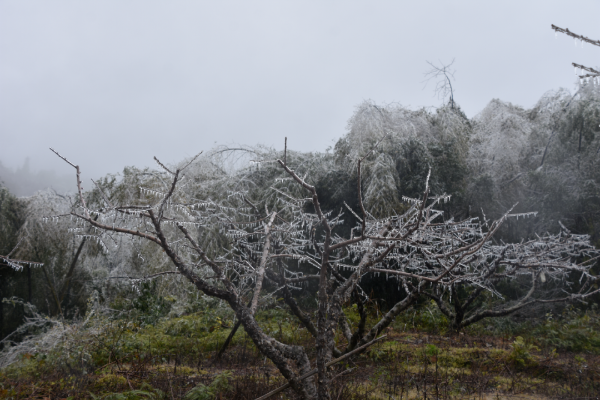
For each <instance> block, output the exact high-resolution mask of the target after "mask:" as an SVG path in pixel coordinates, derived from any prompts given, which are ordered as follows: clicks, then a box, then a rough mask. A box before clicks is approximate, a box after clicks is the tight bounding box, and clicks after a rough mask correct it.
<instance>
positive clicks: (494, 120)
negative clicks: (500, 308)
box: [468, 83, 600, 239]
mask: <svg viewBox="0 0 600 400" xmlns="http://www.w3.org/2000/svg"><path fill="white" fill-rule="evenodd" d="M599 124H600V90H599V88H598V85H595V84H593V83H587V84H584V85H582V86H580V87H579V88H578V90H577V91H576V92H575V94H573V95H571V94H569V93H568V92H567V91H566V90H564V89H561V90H558V91H553V92H548V93H546V94H545V95H544V96H542V98H541V99H540V100H539V101H538V102H537V104H536V105H535V106H534V107H533V108H532V109H530V110H525V109H523V108H520V107H516V106H514V105H511V104H510V103H504V102H501V101H500V100H493V101H492V102H490V104H489V105H488V106H487V107H486V108H485V109H484V110H483V111H482V112H481V113H480V114H478V115H477V116H476V117H475V119H474V124H473V125H474V133H473V139H472V141H471V144H470V151H469V158H468V162H469V171H470V176H469V199H468V201H469V203H470V204H469V205H470V206H473V208H474V212H475V213H477V212H479V211H480V210H481V209H484V212H485V213H488V215H491V216H494V217H497V216H498V215H500V214H501V213H502V212H504V210H505V209H506V208H507V207H510V206H512V205H513V204H515V203H519V209H520V210H523V211H524V210H527V211H530V210H536V211H539V212H540V214H539V218H538V219H536V220H535V221H532V224H531V225H532V228H533V229H532V230H529V231H525V232H521V235H522V236H527V235H529V234H531V232H532V231H535V230H537V231H545V230H550V231H556V230H558V229H559V224H558V221H559V220H561V221H562V222H563V223H565V224H567V225H568V226H570V227H572V228H575V229H577V230H579V231H583V232H590V233H593V230H592V231H590V230H589V222H588V223H583V220H582V219H580V218H581V216H583V215H585V216H584V217H583V218H584V219H590V218H591V219H592V220H597V219H598V217H599V216H600V214H599V213H598V211H599V210H598V204H599V200H600V196H599V194H600V191H599V187H600V186H599V184H600V173H599V172H598V171H599V170H600V169H599V168H598V162H599V161H600V159H599V157H598V156H599V151H598V149H600V135H599V134H600V128H599ZM578 215H579V216H578ZM582 223H583V224H588V227H585V226H584V225H583V224H582ZM596 234H597V233H596ZM512 239H518V237H514V235H512Z"/></svg>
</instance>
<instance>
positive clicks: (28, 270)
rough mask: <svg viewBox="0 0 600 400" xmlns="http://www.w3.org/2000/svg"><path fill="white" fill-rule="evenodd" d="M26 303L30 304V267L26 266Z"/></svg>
mask: <svg viewBox="0 0 600 400" xmlns="http://www.w3.org/2000/svg"><path fill="white" fill-rule="evenodd" d="M0 297H1V296H0ZM27 302H28V303H30V304H31V265H28V266H27Z"/></svg>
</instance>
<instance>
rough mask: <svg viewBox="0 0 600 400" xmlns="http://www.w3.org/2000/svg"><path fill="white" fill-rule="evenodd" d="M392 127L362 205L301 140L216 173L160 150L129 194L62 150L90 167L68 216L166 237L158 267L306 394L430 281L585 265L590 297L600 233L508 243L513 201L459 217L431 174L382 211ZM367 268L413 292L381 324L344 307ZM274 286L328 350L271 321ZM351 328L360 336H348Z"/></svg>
mask: <svg viewBox="0 0 600 400" xmlns="http://www.w3.org/2000/svg"><path fill="white" fill-rule="evenodd" d="M374 112H379V111H377V110H375V111H374ZM392 121H393V119H392ZM381 122H382V123H383V122H385V121H383V120H382V121H381ZM385 123H386V124H387V123H388V122H385ZM367 125H368V124H367ZM386 133H387V132H386ZM386 133H384V135H381V137H379V138H377V140H376V141H373V140H372V139H373V138H372V137H370V136H369V135H365V137H364V138H363V139H364V142H365V143H363V146H364V147H363V151H364V153H362V154H361V153H360V152H359V150H358V149H357V148H355V149H352V151H354V153H353V154H354V156H356V157H357V158H356V159H355V160H354V161H352V165H354V166H355V168H356V169H355V171H356V172H355V174H356V181H355V182H356V187H357V190H356V191H357V199H356V204H357V206H356V207H350V206H345V207H344V208H342V209H336V210H325V209H323V208H322V205H321V202H320V196H319V193H318V192H317V190H316V188H315V186H314V185H313V184H311V183H310V182H311V181H313V179H312V177H311V176H310V173H311V167H312V166H313V164H312V163H311V162H306V161H310V159H314V158H311V157H309V158H308V159H304V160H303V159H301V158H300V157H295V156H291V155H290V154H288V152H287V149H286V150H285V151H284V153H283V155H282V154H281V153H279V154H273V153H263V154H262V155H263V156H265V157H260V158H256V159H255V160H254V164H253V166H251V167H249V168H247V169H245V170H243V171H242V172H240V173H237V174H235V176H234V177H230V178H229V179H221V178H218V175H219V174H221V173H222V172H219V173H214V170H213V168H214V165H212V164H211V163H210V162H209V161H210V160H205V159H203V158H198V157H196V158H193V159H191V160H189V162H187V163H185V164H182V165H179V166H177V167H168V166H165V165H163V164H162V163H160V162H159V161H158V160H157V162H158V163H159V165H160V167H161V169H162V172H160V173H153V175H152V176H151V177H150V179H147V180H144V181H141V182H139V186H138V187H137V188H135V187H131V186H129V189H128V190H129V192H128V193H129V194H123V191H122V190H120V189H119V185H113V186H110V185H104V186H103V185H101V184H99V185H98V188H97V191H96V192H94V193H95V194H94V195H95V196H97V201H96V203H95V206H94V207H92V202H91V201H90V199H91V197H90V195H89V193H86V192H84V191H83V189H82V186H81V179H80V178H81V173H80V169H79V167H78V166H77V165H75V164H73V163H71V162H70V161H68V160H67V159H66V158H65V157H63V156H60V157H61V158H62V159H63V160H64V161H65V162H67V163H69V164H70V165H71V166H72V167H74V169H75V170H76V175H77V182H78V188H77V189H78V195H77V201H76V202H75V203H74V204H73V207H72V209H71V211H70V213H68V214H65V215H62V216H56V217H55V218H62V219H65V220H67V219H68V220H70V219H71V218H74V219H75V220H76V222H74V226H73V229H74V230H75V232H76V234H80V233H77V232H82V231H84V230H85V232H87V230H88V229H90V228H91V229H92V231H91V233H89V234H87V235H88V236H87V237H88V238H89V239H88V240H92V241H93V242H95V243H98V245H99V246H100V247H102V248H103V249H104V251H106V252H110V251H111V250H112V249H113V248H114V247H116V246H118V244H119V243H122V242H125V241H128V242H130V243H132V245H133V244H135V243H146V244H148V245H149V246H151V247H153V248H155V249H156V250H158V251H156V252H155V254H157V255H158V257H160V258H161V259H162V260H164V261H165V262H168V265H169V266H170V267H169V268H168V269H166V270H164V271H162V272H154V275H155V276H156V275H159V274H176V275H179V276H181V277H183V278H184V279H186V280H187V281H188V282H190V283H191V284H192V285H193V286H194V287H195V288H196V290H199V291H200V292H202V293H203V294H204V295H206V296H210V297H214V298H217V299H220V300H222V301H223V302H225V303H226V304H227V305H228V306H229V307H230V308H231V309H232V310H233V311H234V313H235V315H236V318H237V319H238V320H239V321H240V323H241V326H242V327H243V329H244V330H245V331H246V333H247V334H248V335H249V337H250V338H251V339H252V341H253V342H254V344H255V345H256V347H257V348H258V349H259V351H261V352H262V353H263V354H264V355H265V356H266V357H267V358H269V359H270V360H271V361H272V362H273V363H274V365H275V366H276V367H277V368H278V369H279V371H280V372H281V374H282V375H283V376H284V378H285V379H286V380H287V381H288V385H289V386H291V387H292V389H293V390H295V391H296V392H297V393H298V394H299V395H300V396H301V397H303V398H306V399H314V398H318V399H329V392H328V388H329V383H330V380H331V376H330V370H329V368H328V366H329V365H331V364H332V363H334V362H335V361H336V360H340V358H342V357H347V356H349V355H352V354H355V353H354V352H355V351H360V350H362V349H364V348H365V346H368V345H369V344H371V343H373V341H374V340H376V338H377V337H378V335H379V334H380V333H381V332H382V331H383V330H384V329H385V328H386V327H387V326H388V325H389V324H390V323H391V322H392V321H393V320H394V318H395V317H396V316H397V315H398V314H399V313H401V312H402V311H404V310H405V309H406V308H407V307H409V306H410V305H411V304H412V303H413V302H414V301H415V299H416V298H417V297H418V296H419V295H420V293H422V292H423V291H424V290H430V291H431V293H432V294H433V295H435V296H438V297H440V298H443V296H444V295H443V293H452V291H453V288H455V287H456V286H457V285H469V286H470V287H475V288H483V289H482V290H486V291H490V292H492V293H495V292H496V291H495V288H494V284H495V282H496V279H499V278H502V279H515V278H518V277H529V279H530V280H531V281H532V282H536V281H537V280H538V279H542V280H543V279H546V280H557V281H560V280H561V279H564V277H565V276H566V275H568V274H569V273H570V272H571V271H576V272H577V273H579V274H581V279H582V281H583V282H584V284H587V285H588V287H586V289H585V290H583V291H579V292H576V293H572V294H571V295H570V296H571V297H572V298H573V299H581V298H584V297H586V296H589V295H590V294H591V293H593V291H592V290H590V288H589V284H588V283H591V282H593V281H595V278H594V277H593V276H592V275H591V274H590V273H589V268H590V264H591V263H589V262H588V263H584V264H581V263H580V264H577V263H576V260H575V259H576V258H581V257H588V258H589V257H594V256H596V253H597V252H596V251H595V249H594V248H593V247H592V246H591V245H590V244H589V242H588V241H587V238H586V237H584V236H582V237H573V236H569V235H560V236H543V237H540V238H539V240H538V241H537V242H535V243H526V244H521V245H498V244H494V243H493V242H492V238H493V236H494V234H495V233H496V232H497V230H498V229H499V227H500V226H501V224H502V223H503V222H504V221H505V220H506V219H508V218H511V217H518V215H511V214H509V213H507V214H504V215H503V216H502V217H501V218H500V219H498V220H496V221H494V222H489V221H486V223H484V224H482V223H480V222H479V221H478V220H477V219H475V218H470V219H467V220H463V221H454V220H452V219H449V220H446V219H444V218H443V212H441V211H439V210H438V208H437V207H438V206H440V204H443V203H444V202H446V201H447V200H448V196H446V195H443V194H442V195H440V196H432V195H430V186H429V180H430V176H429V174H428V175H427V176H426V177H425V180H424V191H423V193H422V195H421V196H420V197H419V198H410V197H403V199H402V200H403V201H404V202H405V203H406V205H405V206H404V210H403V211H401V212H398V213H395V212H393V211H392V212H389V213H388V214H387V215H378V216H376V215H374V213H372V212H370V209H369V207H368V206H367V205H365V202H364V198H365V196H364V194H363V193H364V191H363V186H364V181H363V179H362V173H363V165H364V164H373V163H374V162H377V158H378V157H379V155H378V153H377V152H376V151H374V149H376V148H377V147H378V146H380V145H382V144H383V143H384V142H385V141H386V140H387V137H388V135H386ZM373 153H375V154H373ZM57 154H58V153H57ZM257 155H259V156H260V154H257ZM274 156H276V157H274ZM359 156H360V157H359ZM325 161H326V162H330V160H329V159H328V158H326V160H325ZM193 169H195V173H194V174H193V175H192V174H190V173H189V171H191V170H193ZM211 171H213V172H211ZM258 171H264V173H263V174H262V175H261V179H265V180H267V183H268V187H269V188H270V189H269V190H268V191H266V190H261V191H259V192H256V191H253V187H254V186H255V182H254V181H253V180H252V179H250V177H251V176H252V175H253V174H256V173H257V172H258ZM318 171H319V169H318V168H317V169H316V172H317V173H319V172H318ZM313 172H314V171H313ZM198 174H200V175H198ZM194 175H196V176H204V177H205V178H202V179H195V178H194ZM219 176H221V177H223V175H219ZM214 181H219V185H213V183H214ZM263 187H265V186H263ZM132 191H133V192H132ZM215 191H216V192H215ZM217 193H218V195H217ZM213 196H214V197H213ZM345 219H350V220H351V221H352V223H351V225H352V229H351V230H350V231H349V232H348V231H344V230H342V229H340V227H341V226H342V224H343V223H344V220H345ZM209 248H210V250H209ZM366 275H369V276H371V277H373V278H374V279H379V280H382V281H386V282H388V284H393V285H398V287H400V288H402V289H403V292H404V293H405V297H404V298H403V299H402V300H400V301H399V302H398V303H396V304H394V305H392V307H390V309H389V310H388V311H387V312H386V313H384V314H383V315H381V316H380V318H379V319H378V320H377V321H376V322H375V324H374V325H373V326H372V327H366V325H365V322H366V314H364V313H363V314H362V317H361V318H362V320H361V322H360V323H359V324H358V326H356V327H352V325H351V323H350V322H349V320H348V319H347V318H346V316H345V315H344V310H343V307H344V306H345V305H347V304H348V303H351V302H357V303H359V304H360V305H361V306H362V305H363V303H364V301H365V300H366V294H365V293H364V292H363V291H362V289H361V280H362V279H363V278H364V277H365V276H366ZM150 276H151V275H148V276H147V277H150ZM567 288H568V287H567ZM299 291H307V292H308V293H309V294H310V295H312V296H314V298H315V299H316V300H317V303H318V309H317V312H316V314H315V315H311V314H309V313H306V312H305V311H303V310H302V309H301V307H300V306H299V304H298V303H297V302H296V300H295V297H294V296H293V293H294V292H299ZM274 295H277V296H280V295H283V299H284V300H285V302H286V304H287V306H288V308H289V311H290V313H291V314H293V315H294V316H295V317H296V318H298V320H299V321H300V323H302V324H303V326H304V327H305V328H306V329H307V330H308V331H309V332H310V333H311V334H312V335H314V337H315V341H316V350H317V352H316V360H315V361H313V362H311V360H310V359H309V352H308V351H307V349H306V348H304V347H302V346H299V345H296V344H293V343H290V344H288V343H282V342H280V341H278V340H277V339H275V337H273V336H272V335H271V334H269V333H268V332H266V331H264V330H263V329H262V328H261V326H260V325H259V324H258V323H257V321H256V319H255V317H254V315H255V312H256V310H257V308H258V307H260V305H261V304H263V303H264V302H265V301H268V299H269V298H271V297H272V296H274ZM337 332H341V334H342V336H343V337H345V339H346V341H345V342H344V341H341V342H338V344H337V345H336V333H337ZM334 357H338V358H337V359H336V360H334V359H333V358H334ZM315 367H316V368H315ZM313 375H317V379H316V381H315V380H313V378H312V376H313Z"/></svg>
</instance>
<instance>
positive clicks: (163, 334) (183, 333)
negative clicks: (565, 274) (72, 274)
mask: <svg viewBox="0 0 600 400" xmlns="http://www.w3.org/2000/svg"><path fill="white" fill-rule="evenodd" d="M282 307H283V306H282V305H281V304H277V303H276V304H274V305H273V306H272V307H271V308H269V309H266V310H263V311H260V312H259V313H258V315H257V320H258V321H259V323H260V325H261V327H262V328H263V329H264V330H265V331H267V332H269V333H270V334H272V335H273V336H274V337H275V338H277V340H280V341H281V342H283V343H290V344H292V343H293V344H296V343H300V344H303V345H305V346H306V348H313V349H314V338H313V337H312V336H311V335H310V334H309V333H308V332H306V330H305V329H303V328H302V327H301V326H300V325H299V324H298V322H296V321H291V320H290V319H289V314H288V313H287V312H285V311H284V310H283V309H282ZM101 310H102V307H100V306H99V305H96V306H95V307H92V311H90V314H92V315H88V316H86V318H84V319H83V320H81V321H79V322H78V323H74V324H70V325H62V324H55V325H53V326H52V327H50V328H49V330H48V331H47V332H46V333H44V334H42V336H37V337H34V338H31V339H28V340H26V341H24V342H22V343H21V344H20V345H17V346H16V347H14V351H15V352H16V353H18V355H17V357H16V358H14V362H12V363H10V365H5V366H4V368H3V369H2V370H1V372H0V397H1V398H7V399H9V398H10V399H25V398H71V399H80V398H85V399H107V400H108V399H119V400H120V399H188V400H189V399H207V400H208V399H218V398H220V399H225V398H226V399H254V398H258V397H260V396H261V395H263V394H265V393H267V392H269V391H270V390H272V389H275V388H277V387H279V386H281V385H282V384H284V383H285V380H284V379H283V378H282V377H281V375H280V374H279V372H278V371H277V369H276V368H275V366H274V365H273V364H272V363H271V362H270V361H269V360H268V359H266V358H265V357H264V356H263V355H261V354H260V352H259V351H258V350H257V348H256V347H255V346H254V344H253V343H252V341H251V340H250V339H249V338H248V336H247V335H246V334H245V333H244V332H243V331H241V330H240V331H238V332H237V333H236V335H235V336H234V337H233V341H232V343H231V344H230V347H229V349H228V350H227V351H226V352H225V354H224V355H223V357H222V358H220V359H217V358H216V354H217V351H218V350H219V349H220V348H221V346H222V345H223V342H224V341H225V339H226V337H227V335H228V334H229V332H230V331H231V328H232V326H233V324H234V323H235V321H234V320H233V313H232V312H231V311H230V310H227V309H225V308H222V307H219V306H218V305H212V306H208V307H207V308H206V309H205V310H204V311H197V312H194V313H192V314H189V315H183V316H179V317H172V316H171V317H169V316H164V317H160V318H158V319H157V320H156V321H152V323H148V322H147V321H148V318H147V317H148V316H147V315H145V314H143V313H140V311H139V310H137V309H132V310H127V311H122V312H115V311H112V312H108V311H107V310H106V309H105V310H104V312H101ZM409 311H412V312H407V313H404V314H403V315H402V316H401V317H400V318H398V319H397V320H396V321H395V322H394V324H393V325H392V326H390V327H389V328H388V329H387V332H386V334H387V338H386V339H385V340H384V341H382V342H379V343H377V344H375V345H373V346H372V347H370V348H369V349H368V351H367V352H365V353H363V354H361V355H360V356H356V357H354V358H350V359H348V360H345V361H343V362H341V363H339V364H337V365H335V366H334V367H333V368H334V370H333V374H332V375H333V377H334V378H333V380H332V385H331V388H330V393H331V396H332V398H336V399H389V398H392V397H393V398H395V399H400V398H402V399H417V398H427V397H429V398H441V399H460V398H470V396H478V398H490V399H492V398H494V399H495V398H509V397H510V396H514V395H522V396H530V398H545V397H548V398H574V397H586V396H589V395H591V394H593V393H598V391H599V390H600V373H599V371H600V333H599V332H600V315H599V314H598V313H596V311H595V310H589V311H587V312H581V311H578V310H577V309H574V308H566V309H565V310H564V312H563V313H562V314H560V315H556V316H555V315H547V316H546V319H545V321H544V322H543V323H537V324H534V325H532V323H531V322H518V321H515V320H514V318H513V319H512V320H511V319H509V318H508V317H507V318H505V319H504V320H503V319H495V320H492V321H493V325H490V323H489V322H488V323H485V324H481V323H476V324H473V325H472V326H470V327H469V328H467V329H466V330H465V332H463V333H460V334H449V333H450V332H449V331H447V330H446V327H448V325H447V323H446V322H447V321H445V317H444V316H443V315H442V314H441V313H440V312H439V311H438V308H437V307H435V305H434V304H428V303H422V304H420V305H416V306H414V307H413V308H411V309H410V310H409ZM344 312H345V313H346V314H347V315H348V316H349V320H350V321H353V323H355V322H356V323H358V321H359V320H360V316H359V315H358V312H357V311H356V310H355V309H353V308H352V307H349V308H345V309H344ZM367 312H368V315H369V317H368V319H367V326H369V325H370V324H371V323H373V322H374V321H376V320H377V314H378V313H379V312H380V310H379V309H378V308H377V306H376V304H372V305H371V306H369V307H368V310H367ZM57 330H60V331H62V332H63V334H62V335H57V334H56V332H55V331H57ZM43 336H52V337H54V338H55V339H54V341H50V342H46V346H45V347H44V348H37V349H35V350H33V352H32V353H30V352H26V351H29V350H31V348H26V347H25V346H24V345H25V344H27V343H28V341H39V340H40V339H41V338H42V337H43ZM345 340H346V339H345V338H344V337H343V336H342V335H341V334H340V335H338V336H337V337H336V341H337V342H338V343H340V344H341V342H344V341H345ZM9 350H10V349H9ZM313 353H315V351H314V350H313V351H312V353H310V354H309V356H310V357H314V356H315V354H313ZM5 354H6V353H5ZM296 397H297V395H296V394H295V393H294V392H292V391H291V390H290V389H288V390H287V391H284V392H282V393H280V394H278V395H275V396H273V398H274V399H277V398H279V399H294V398H296ZM524 398H527V397H524Z"/></svg>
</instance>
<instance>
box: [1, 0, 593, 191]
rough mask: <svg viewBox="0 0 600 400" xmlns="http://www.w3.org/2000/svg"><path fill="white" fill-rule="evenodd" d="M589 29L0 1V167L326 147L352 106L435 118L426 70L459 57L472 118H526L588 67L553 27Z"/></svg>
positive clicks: (488, 10)
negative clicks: (424, 110)
mask: <svg viewBox="0 0 600 400" xmlns="http://www.w3.org/2000/svg"><path fill="white" fill-rule="evenodd" d="M599 18H600V1H599V0H587V1H577V0H570V1H564V0H563V1H551V0H519V1H509V0H502V1H484V0H472V1H466V0H465V1H450V0H443V1H442V0H439V1H425V0H419V1H414V0H412V1H400V0H396V1H374V0H370V1H348V0H344V1H285V0H278V1H256V0H251V1H250V0H246V1H160V2H159V1H149V0H142V1H133V0H127V1H123V0H119V1H108V0H103V1H95V2H92V1H59V0H52V1H24V0H15V1H6V0H0V162H1V163H2V164H4V165H5V166H8V167H11V168H17V167H20V166H21V165H23V162H24V160H25V158H26V157H30V158H31V166H32V168H33V169H34V170H40V169H52V170H55V171H57V172H58V173H59V174H63V173H71V172H72V170H70V169H69V168H70V167H68V165H66V164H65V163H64V162H62V161H61V160H59V159H58V158H57V157H56V156H54V155H53V154H52V153H51V152H50V151H49V150H48V147H54V148H55V149H57V150H58V151H60V152H61V153H63V155H65V156H66V157H67V158H69V159H70V160H72V161H73V162H75V163H78V164H79V165H80V166H81V168H82V171H83V174H84V177H86V176H87V177H98V176H101V175H104V174H106V173H109V172H110V173H114V172H118V171H120V170H122V168H123V167H124V166H126V165H136V166H140V167H142V166H153V165H154V164H153V161H152V157H153V156H155V155H156V156H158V157H159V158H160V159H161V160H164V161H165V162H167V163H174V162H177V161H179V160H181V159H183V158H184V157H187V156H190V155H193V154H196V153H198V152H199V151H201V150H208V149H210V148H211V147H213V146H214V145H216V144H235V143H243V144H258V143H261V144H265V145H268V146H275V147H280V148H281V147H283V140H284V137H285V136H287V137H288V144H289V147H290V148H292V149H295V150H301V151H324V150H325V149H326V148H327V147H328V146H332V145H333V144H334V143H335V141H336V140H337V139H338V138H339V137H341V136H342V135H343V134H344V133H345V132H346V124H347V121H348V119H349V118H350V116H351V115H352V113H353V111H354V108H355V106H357V105H358V104H359V103H361V102H362V101H363V100H367V99H371V100H373V101H375V102H377V103H381V104H386V103H391V102H397V103H401V104H403V105H405V106H409V107H410V108H413V109H416V108H419V107H424V106H426V107H429V106H438V105H439V104H440V101H441V100H439V99H438V98H437V97H436V96H435V94H434V86H435V85H434V84H432V83H430V84H429V85H427V87H424V86H425V85H424V83H423V80H424V76H423V74H424V73H425V72H426V71H427V70H428V69H429V66H428V65H427V63H426V61H427V60H429V61H432V62H436V63H439V62H440V61H441V62H443V63H448V62H450V61H451V60H452V59H453V58H454V59H455V60H456V61H455V63H454V66H453V67H454V69H455V70H456V73H455V78H456V80H455V82H454V87H455V89H456V92H455V100H456V101H457V102H458V103H459V104H460V105H461V107H462V108H463V110H464V111H465V112H466V114H467V115H468V116H469V117H473V116H475V115H476V114H477V113H478V112H479V111H480V110H481V109H483V107H485V105H486V104H487V103H488V102H489V101H490V100H491V99H493V98H500V99H502V100H505V101H510V102H512V103H515V104H519V105H522V106H524V107H531V106H532V105H534V104H535V102H536V101H537V99H539V97H540V96H541V95H542V94H543V93H544V92H546V91H548V90H552V89H558V88H559V87H565V88H568V89H569V90H572V88H573V86H574V81H575V75H574V70H573V67H572V66H571V63H572V62H576V63H579V64H583V65H586V66H590V67H597V66H598V65H599V64H600V62H598V61H599V59H600V57H599V56H600V47H595V46H592V45H584V46H583V48H581V45H580V44H579V45H578V46H577V47H575V45H574V41H573V39H572V38H570V37H567V36H565V35H561V34H559V35H558V37H557V38H555V34H554V31H552V30H551V28H550V24H555V25H557V26H560V27H562V28H569V29H570V30H571V31H573V32H576V33H578V34H582V35H584V36H587V37H590V38H592V39H600V28H599V26H600V24H599V23H598V21H599ZM85 180H87V179H84V181H85ZM87 181H88V182H89V180H87Z"/></svg>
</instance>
